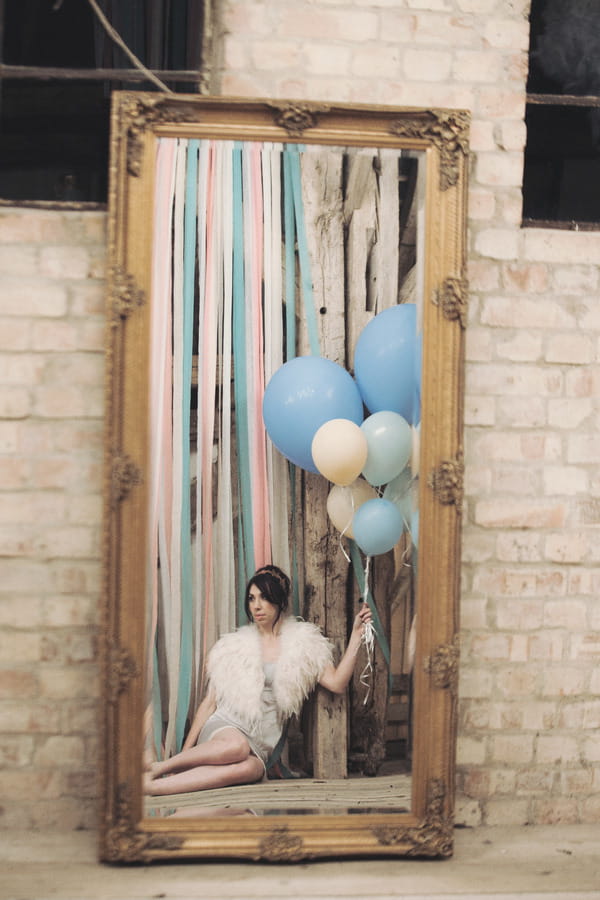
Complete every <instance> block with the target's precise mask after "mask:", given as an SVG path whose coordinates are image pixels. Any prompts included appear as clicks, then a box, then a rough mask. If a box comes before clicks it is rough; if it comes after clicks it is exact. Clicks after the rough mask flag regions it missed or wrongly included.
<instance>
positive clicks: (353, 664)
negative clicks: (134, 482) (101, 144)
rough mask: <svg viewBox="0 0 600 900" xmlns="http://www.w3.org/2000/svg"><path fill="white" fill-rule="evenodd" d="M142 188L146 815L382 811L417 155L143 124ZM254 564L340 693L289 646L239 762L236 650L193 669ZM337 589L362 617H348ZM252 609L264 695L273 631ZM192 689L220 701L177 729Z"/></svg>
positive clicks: (399, 653) (420, 243)
mask: <svg viewBox="0 0 600 900" xmlns="http://www.w3.org/2000/svg"><path fill="white" fill-rule="evenodd" d="M154 184H155V198H154V219H153V229H152V230H153V249H152V296H151V317H152V318H151V328H150V332H151V350H150V372H151V384H150V397H149V410H150V452H149V477H148V485H147V491H148V540H147V559H146V571H147V579H146V584H147V591H146V617H147V634H146V667H145V668H146V674H145V682H146V713H145V717H144V769H145V771H146V776H145V792H146V795H147V796H146V800H145V807H146V812H147V814H148V815H150V816H158V817H165V816H167V817H173V818H177V817H190V816H193V817H200V818H202V817H205V816H207V815H214V816H226V815H238V816H257V815H258V816H262V815H273V814H275V813H286V814H293V815H296V814H306V813H311V814H315V813H319V814H331V813H335V814H339V813H349V812H351V813H360V812H366V813H379V812H384V813H390V812H406V811H408V810H410V808H411V776H410V773H411V756H412V734H413V717H412V710H413V689H412V680H413V679H412V675H413V667H414V655H415V642H416V622H417V610H416V596H417V583H416V579H417V571H418V567H417V551H418V542H419V526H418V522H419V509H418V493H419V491H418V481H419V429H420V418H421V415H420V402H421V400H420V393H421V391H420V386H421V349H420V348H421V329H422V300H423V282H424V240H425V222H424V216H425V167H424V165H423V154H422V153H419V152H416V151H414V150H406V149H397V148H385V149H382V148H375V147H350V146H346V147H336V146H319V145H311V144H298V143H273V142H270V143H265V142H258V141H239V142H238V141H235V142H234V141H226V140H208V139H193V138H170V137H161V138H159V140H158V141H157V151H156V168H155V181H154ZM270 564H275V565H276V566H278V567H280V568H281V569H282V570H283V571H284V572H285V573H288V574H289V577H290V589H289V607H288V608H287V610H285V611H284V613H283V617H284V618H285V617H286V616H288V615H289V616H291V617H292V618H294V619H302V620H305V621H306V622H311V623H315V624H316V625H317V626H319V628H320V629H321V631H322V632H323V633H324V634H325V635H326V636H327V638H328V639H329V641H330V642H331V646H332V648H333V653H334V664H335V665H337V664H338V663H339V661H340V659H343V662H342V664H341V666H340V668H339V669H338V670H337V672H338V673H339V672H341V671H342V669H344V667H345V668H346V669H348V671H347V677H346V678H345V681H346V682H349V684H348V689H347V690H345V688H344V687H342V693H341V694H340V695H339V696H336V695H335V693H332V692H331V691H330V690H328V688H327V685H328V683H329V681H330V680H331V677H332V676H331V671H333V669H332V668H331V667H330V668H329V669H326V668H323V665H324V664H320V663H318V659H319V654H318V650H315V649H314V647H311V648H310V650H308V649H307V651H306V652H307V653H308V658H309V659H310V660H312V669H314V671H312V669H311V674H310V676H309V675H308V674H306V675H305V680H304V681H302V679H301V678H300V676H299V675H298V674H297V672H298V671H299V670H300V669H301V668H302V665H303V662H302V660H300V661H299V657H298V652H297V648H296V652H295V654H294V653H293V654H292V657H291V659H292V660H293V661H294V665H295V667H296V675H295V676H294V679H293V680H294V681H295V684H296V689H297V690H299V691H300V693H301V694H302V695H303V696H304V695H305V694H307V695H308V700H307V702H306V703H304V704H299V703H298V704H296V705H295V706H294V707H293V708H292V705H290V704H288V706H287V707H285V709H282V707H281V703H280V704H279V706H278V707H277V709H276V713H275V714H276V726H275V725H273V727H272V728H271V736H270V739H269V740H268V741H267V744H266V749H264V748H263V749H262V750H261V749H260V748H259V749H258V750H257V749H256V745H255V743H254V740H255V737H256V736H255V735H251V739H250V747H251V748H254V753H251V755H250V757H249V758H247V759H246V757H247V755H248V748H247V747H246V748H245V750H244V751H243V752H244V754H245V756H244V762H242V761H241V757H240V758H239V759H238V757H237V756H235V754H234V755H233V756H231V757H230V756H228V755H227V754H229V753H234V751H233V750H232V749H231V746H230V745H227V742H226V741H225V742H224V739H225V737H227V736H231V732H232V728H231V726H232V725H236V726H237V727H238V730H237V731H236V732H234V734H237V735H238V736H239V729H240V728H241V729H242V731H243V732H244V733H245V734H247V729H245V728H243V727H242V726H243V724H244V722H242V723H241V724H240V719H239V717H238V718H237V719H236V718H235V716H234V717H233V719H232V718H231V715H230V713H231V704H232V702H233V705H234V707H235V702H236V701H235V700H234V701H231V697H232V696H233V693H232V692H234V693H237V703H238V706H239V710H241V712H239V715H240V716H242V719H243V715H244V708H245V709H246V710H247V709H248V705H249V704H250V705H251V703H252V702H253V700H252V697H253V696H254V694H253V691H252V690H251V689H250V687H249V685H251V684H253V683H254V682H255V681H257V680H258V681H261V679H262V678H263V675H262V667H261V669H260V670H259V671H258V674H255V672H254V669H253V663H254V660H253V658H247V657H246V656H244V655H243V654H245V653H246V652H247V641H248V639H249V638H246V644H245V645H242V644H239V645H235V646H236V649H235V651H234V655H233V656H232V657H230V658H228V661H227V662H226V664H225V669H224V670H223V666H221V669H220V670H219V677H220V678H221V682H219V681H218V678H217V675H215V674H214V668H215V666H214V664H213V669H212V670H211V671H212V672H213V674H212V675H211V678H210V680H209V668H210V667H209V665H208V661H209V658H211V657H210V651H211V648H213V647H214V646H215V644H216V643H217V642H218V641H219V639H220V638H222V636H223V635H227V634H230V633H231V632H234V631H235V630H236V629H239V628H240V626H244V625H246V623H247V622H248V617H247V611H248V607H250V609H249V611H250V612H251V611H252V603H250V604H248V603H247V601H248V594H247V585H248V582H249V580H250V579H251V577H252V576H253V573H254V572H255V571H256V570H257V569H258V568H260V567H262V566H265V565H270ZM260 587H261V590H262V589H263V587H264V586H263V585H262V583H261V584H260ZM264 593H265V596H266V597H271V593H270V588H269V586H268V585H267V587H266V588H265V589H264ZM361 601H364V605H363V606H362V607H361V608H364V607H365V606H366V607H367V608H368V609H369V610H370V614H368V615H367V619H369V620H370V621H369V624H367V625H366V626H365V625H364V624H362V622H359V623H358V624H357V625H355V630H354V631H353V623H354V622H355V617H356V615H357V613H358V611H359V606H360V603H361ZM275 608H277V607H275ZM261 615H262V614H259V616H258V618H256V619H255V623H256V624H255V626H253V628H258V629H259V631H260V632H261V634H266V638H265V639H264V640H263V641H262V649H263V652H265V653H266V655H265V661H266V662H272V663H274V668H273V671H274V674H273V676H272V677H273V685H274V687H273V690H274V692H275V694H277V689H278V690H279V691H280V693H281V692H282V691H283V690H284V687H285V671H284V670H285V664H284V662H283V653H282V655H281V656H279V655H278V654H279V653H280V650H281V647H280V644H281V643H282V642H283V638H281V640H280V641H277V642H275V644H274V643H273V641H272V638H271V634H270V633H267V632H268V629H267V627H266V625H261V622H262V621H263V620H262V618H261ZM281 621H283V618H282V620H281ZM281 621H280V622H278V624H277V626H276V631H277V632H278V631H279V629H280V628H281ZM248 633H249V632H248V628H245V629H242V630H241V631H240V632H238V634H240V635H246V634H248ZM299 642H300V643H301V639H300V638H298V640H297V641H296V645H297V647H298V643H299ZM222 646H224V644H223V642H221V643H219V644H218V647H222ZM346 647H348V651H347V653H346V656H345V657H344V656H343V654H344V651H345V649H346ZM218 652H219V651H216V652H215V653H214V654H213V657H212V658H213V659H214V658H215V657H216V653H218ZM269 654H270V657H269ZM288 668H289V665H288ZM344 671H345V669H344ZM324 673H325V675H324ZM288 678H289V675H288ZM278 679H279V683H278ZM223 682H224V684H223ZM317 682H320V683H321V684H322V685H323V686H322V687H318V688H316V683H317ZM261 683H262V682H261ZM211 685H212V690H211V689H210V688H211ZM224 685H225V686H224ZM275 685H278V687H277V688H276V687H275ZM282 685H283V687H282ZM330 686H331V685H330ZM335 686H336V687H337V683H336V685H335ZM215 687H216V689H217V692H218V694H219V698H220V700H219V712H220V713H221V714H224V710H223V707H222V705H223V704H225V706H226V707H227V706H228V705H229V706H228V708H229V714H225V718H223V719H222V720H220V726H221V728H220V730H216V731H214V730H212V731H209V732H208V733H207V732H203V736H204V739H203V738H200V743H198V744H197V743H196V742H197V739H198V736H199V732H200V723H201V724H204V720H205V719H206V717H207V715H208V714H209V713H210V712H212V711H213V708H214V705H215V704H214V702H213V700H214V697H213V694H214V691H215ZM313 688H316V690H313ZM203 701H204V703H203ZM199 708H200V712H199V713H198V714H197V710H198V709H199ZM290 713H292V714H291V715H290ZM211 721H212V720H211ZM244 721H245V720H244ZM213 733H214V737H213V738H212V740H211V741H210V742H209V743H210V747H209V750H208V751H207V749H206V748H207V742H206V735H207V734H208V736H210V735H212V734H213ZM215 741H216V743H215ZM190 748H193V749H191V750H190ZM182 750H183V751H184V753H183V755H181V751H182ZM217 751H218V752H217ZM240 752H241V751H240ZM261 752H262V762H259V758H258V757H260V756H261ZM255 754H258V756H257V755H255ZM225 762H227V766H226V769H227V772H228V774H225V775H223V774H222V770H223V764H224V763H225ZM263 763H264V765H263ZM217 764H218V765H217ZM236 767H237V768H236ZM217 769H218V771H217ZM174 776H175V777H174ZM367 776H368V777H367ZM219 779H221V781H220V780H219ZM222 779H224V780H222ZM224 785H226V786H224ZM157 795H158V796H157Z"/></svg>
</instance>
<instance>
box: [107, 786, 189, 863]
mask: <svg viewBox="0 0 600 900" xmlns="http://www.w3.org/2000/svg"><path fill="white" fill-rule="evenodd" d="M132 794H133V792H132V790H131V784H130V782H129V781H126V782H123V783H121V784H119V786H118V787H117V794H116V802H115V815H114V819H113V824H112V825H110V826H109V828H108V829H107V830H106V832H105V835H104V852H103V859H104V861H105V862H113V863H115V862H122V863H136V862H148V861H150V860H151V859H152V858H154V857H155V856H156V855H157V852H161V851H173V850H178V849H179V848H180V847H181V846H182V845H183V842H184V838H183V837H180V836H178V835H172V834H164V835H163V834H146V833H144V832H143V831H141V830H140V829H139V828H137V826H136V824H135V821H134V816H133V804H132Z"/></svg>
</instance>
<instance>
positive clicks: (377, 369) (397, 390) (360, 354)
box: [354, 303, 421, 425]
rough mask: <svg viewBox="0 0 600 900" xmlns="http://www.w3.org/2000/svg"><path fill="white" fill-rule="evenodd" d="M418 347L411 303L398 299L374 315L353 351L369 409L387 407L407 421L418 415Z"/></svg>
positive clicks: (419, 357) (419, 367) (418, 416)
mask: <svg viewBox="0 0 600 900" xmlns="http://www.w3.org/2000/svg"><path fill="white" fill-rule="evenodd" d="M420 370H421V347H420V338H417V310H416V306H415V304H414V303H400V304H398V305H397V306H391V307H390V308H389V309H384V310H383V312H380V313H379V314H378V315H376V316H374V317H373V318H372V319H371V321H370V322H369V323H368V324H367V325H366V326H365V328H364V329H363V330H362V332H361V333H360V335H359V337H358V340H357V342H356V348H355V351H354V376H355V378H356V382H357V384H358V387H359V390H360V393H361V396H362V398H363V400H364V403H365V406H366V407H367V409H368V410H369V412H371V413H375V412H380V411H381V410H386V409H388V410H391V411H392V412H397V413H399V414H400V415H401V416H403V417H404V418H405V419H406V421H407V422H409V424H411V425H415V424H416V423H417V422H418V421H419V420H420V418H421V412H420V392H421V388H420V379H421V373H420Z"/></svg>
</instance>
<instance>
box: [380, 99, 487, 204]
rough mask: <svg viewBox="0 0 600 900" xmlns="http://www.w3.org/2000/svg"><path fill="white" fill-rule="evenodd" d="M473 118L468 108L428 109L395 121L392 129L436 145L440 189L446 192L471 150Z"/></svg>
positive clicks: (453, 183) (393, 132)
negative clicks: (471, 122) (463, 159)
mask: <svg viewBox="0 0 600 900" xmlns="http://www.w3.org/2000/svg"><path fill="white" fill-rule="evenodd" d="M470 121H471V116H470V114H469V113H468V112H467V111H466V110H446V109H429V110H426V111H425V112H424V113H418V114H415V116H413V117H411V118H407V119H400V120H397V121H395V122H393V123H392V125H391V127H390V131H391V132H392V134H396V135H399V136H400V137H412V138H420V139H421V140H429V141H432V142H433V143H434V144H435V146H436V147H437V149H438V150H439V154H440V190H442V191H447V190H448V188H450V187H454V186H455V185H456V184H458V181H459V178H460V162H461V159H462V158H464V157H465V156H467V154H468V152H469V125H470Z"/></svg>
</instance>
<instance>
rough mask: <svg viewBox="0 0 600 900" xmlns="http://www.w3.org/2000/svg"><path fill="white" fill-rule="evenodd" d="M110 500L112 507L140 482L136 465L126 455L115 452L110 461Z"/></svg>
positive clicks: (139, 471) (139, 473)
mask: <svg viewBox="0 0 600 900" xmlns="http://www.w3.org/2000/svg"><path fill="white" fill-rule="evenodd" d="M111 482H112V483H111V492H112V496H111V500H112V506H113V508H114V507H116V506H118V505H119V503H120V502H121V501H122V500H124V499H125V498H126V497H127V496H128V494H129V492H130V491H131V489H132V488H133V487H135V485H137V484H141V483H142V473H141V470H140V468H139V466H138V465H136V463H134V461H133V460H132V459H131V457H129V456H127V455H121V454H116V455H115V456H113V461H112V477H111Z"/></svg>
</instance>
